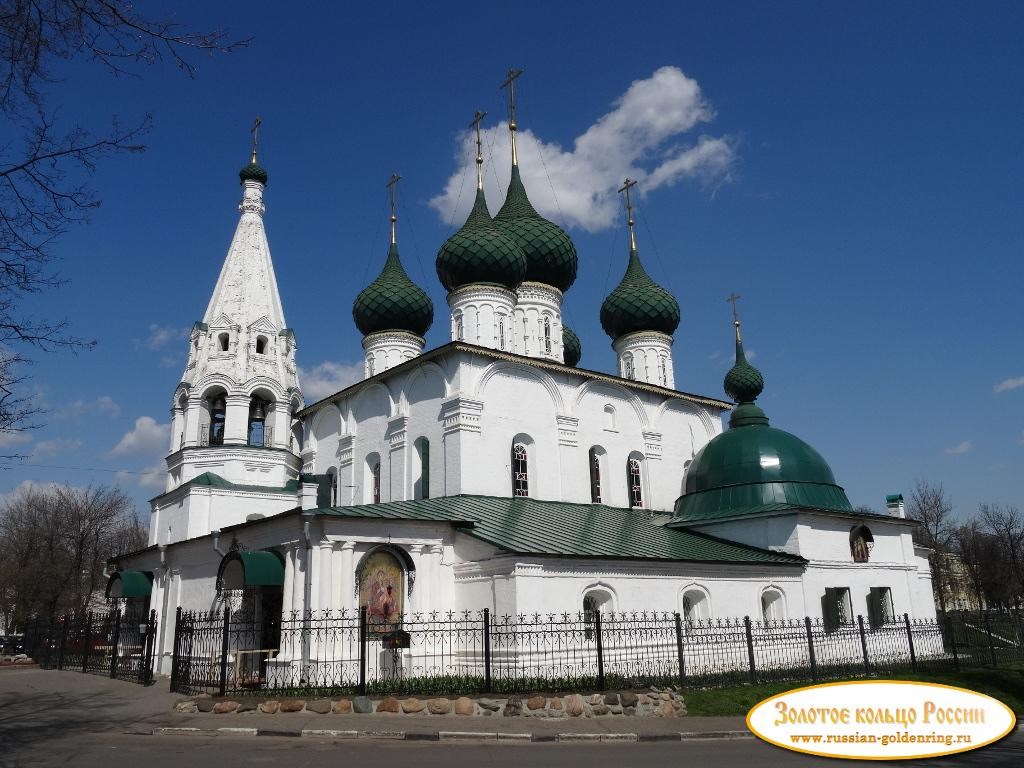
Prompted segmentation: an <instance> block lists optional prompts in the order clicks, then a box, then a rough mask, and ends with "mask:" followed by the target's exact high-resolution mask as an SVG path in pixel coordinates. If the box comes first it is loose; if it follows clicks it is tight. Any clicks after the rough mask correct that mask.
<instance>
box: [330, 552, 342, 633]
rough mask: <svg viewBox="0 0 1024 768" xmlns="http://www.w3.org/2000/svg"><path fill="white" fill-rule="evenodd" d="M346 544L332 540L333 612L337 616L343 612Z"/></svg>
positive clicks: (331, 606)
mask: <svg viewBox="0 0 1024 768" xmlns="http://www.w3.org/2000/svg"><path fill="white" fill-rule="evenodd" d="M344 545H345V542H343V541H335V542H332V545H331V576H330V578H331V604H330V608H331V614H332V615H333V617H334V618H337V617H338V616H339V615H340V614H341V609H342V607H343V605H344V598H345V596H344V594H342V591H341V589H342V586H341V548H342V547H343V546H344Z"/></svg>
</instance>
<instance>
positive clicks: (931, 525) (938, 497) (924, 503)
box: [907, 480, 954, 611]
mask: <svg viewBox="0 0 1024 768" xmlns="http://www.w3.org/2000/svg"><path fill="white" fill-rule="evenodd" d="M952 514H953V502H952V501H951V500H950V498H949V496H947V495H946V491H945V490H944V489H943V487H942V483H931V482H928V481H927V480H918V481H916V482H915V483H914V490H913V491H911V494H910V503H909V505H908V506H907V515H908V516H909V517H910V518H912V519H913V520H916V521H917V523H918V525H917V528H916V531H915V539H916V541H917V542H918V543H919V544H921V545H922V546H924V547H928V548H929V549H930V550H932V552H931V554H930V555H929V558H928V559H929V562H930V563H931V568H932V584H933V586H934V589H935V594H936V596H937V597H938V601H939V608H940V609H941V610H943V611H945V610H946V598H947V596H948V594H949V590H950V573H949V570H950V569H949V560H948V557H947V555H948V553H949V552H950V545H951V544H952V542H953V533H954V526H953V521H952Z"/></svg>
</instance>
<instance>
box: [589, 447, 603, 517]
mask: <svg viewBox="0 0 1024 768" xmlns="http://www.w3.org/2000/svg"><path fill="white" fill-rule="evenodd" d="M590 500H591V501H592V502H593V503H594V504H600V503H601V454H600V453H598V451H597V448H591V449H590Z"/></svg>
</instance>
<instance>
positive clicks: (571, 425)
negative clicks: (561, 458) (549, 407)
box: [555, 414, 580, 448]
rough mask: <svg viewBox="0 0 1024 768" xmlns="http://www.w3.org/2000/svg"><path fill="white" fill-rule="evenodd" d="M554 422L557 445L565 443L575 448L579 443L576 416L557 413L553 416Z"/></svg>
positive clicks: (578, 424)
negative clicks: (555, 424) (556, 430)
mask: <svg viewBox="0 0 1024 768" xmlns="http://www.w3.org/2000/svg"><path fill="white" fill-rule="evenodd" d="M555 422H556V423H557V424H558V444H559V445H565V446H568V447H570V448H575V447H576V446H577V445H579V440H578V439H577V433H578V431H579V426H580V420H579V418H578V417H576V416H566V415H564V414H557V415H556V416H555Z"/></svg>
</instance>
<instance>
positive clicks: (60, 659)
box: [57, 613, 68, 669]
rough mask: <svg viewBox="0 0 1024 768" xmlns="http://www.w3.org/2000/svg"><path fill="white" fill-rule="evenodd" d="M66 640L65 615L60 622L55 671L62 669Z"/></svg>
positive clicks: (66, 624)
mask: <svg viewBox="0 0 1024 768" xmlns="http://www.w3.org/2000/svg"><path fill="white" fill-rule="evenodd" d="M67 639H68V615H67V614H66V613H65V614H64V615H63V616H62V617H61V622H60V647H59V648H58V649H57V669H64V645H65V643H66V642H67Z"/></svg>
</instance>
